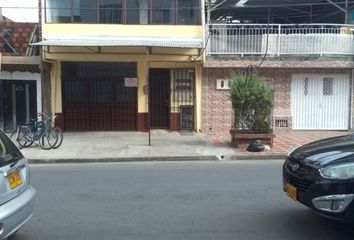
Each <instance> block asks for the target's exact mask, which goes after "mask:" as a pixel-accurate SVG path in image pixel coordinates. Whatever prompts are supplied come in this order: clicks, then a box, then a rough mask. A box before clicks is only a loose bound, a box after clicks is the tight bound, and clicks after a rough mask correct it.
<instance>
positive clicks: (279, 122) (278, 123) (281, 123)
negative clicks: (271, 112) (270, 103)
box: [275, 118, 289, 128]
mask: <svg viewBox="0 0 354 240" xmlns="http://www.w3.org/2000/svg"><path fill="white" fill-rule="evenodd" d="M275 127H276V128H288V127H289V121H288V119H286V118H278V119H275Z"/></svg>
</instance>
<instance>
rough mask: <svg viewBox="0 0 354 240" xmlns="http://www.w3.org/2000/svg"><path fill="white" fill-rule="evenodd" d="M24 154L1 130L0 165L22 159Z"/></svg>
mask: <svg viewBox="0 0 354 240" xmlns="http://www.w3.org/2000/svg"><path fill="white" fill-rule="evenodd" d="M22 158H23V155H22V154H21V152H20V151H19V150H18V148H17V147H16V146H15V144H14V143H13V142H12V141H11V140H10V138H9V137H8V136H6V134H5V133H3V132H0V167H3V166H5V165H7V164H9V163H13V162H15V161H17V160H19V159H22Z"/></svg>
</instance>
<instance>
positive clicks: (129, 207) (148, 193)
mask: <svg viewBox="0 0 354 240" xmlns="http://www.w3.org/2000/svg"><path fill="white" fill-rule="evenodd" d="M282 163H283V161H280V160H267V161H262V160H257V161H250V160H244V161H217V162H210V161H192V162H180V161H179V162H161V161H160V162H153V161H151V162H125V163H81V164H35V165H33V164H32V165H31V183H32V185H33V186H34V187H35V188H36V189H37V191H38V196H37V201H36V206H35V212H34V215H33V217H32V219H31V220H30V221H29V222H28V224H26V225H25V226H24V227H23V228H22V229H21V230H20V231H19V232H18V233H17V234H16V235H15V236H14V237H12V238H11V240H20V239H21V240H38V239H43V240H44V239H51V240H62V239H75V240H84V239H85V240H91V239H92V240H93V239H95V240H97V239H102V240H110V239H112V240H113V239H114V240H117V239H123V240H126V239H127V240H130V239H131V240H140V239H143V240H145V239H146V240H150V239H151V240H159V239H161V240H182V239H183V240H209V239H217V240H230V239H241V240H242V239H246V240H262V239H272V240H278V239H279V240H284V239H287V240H293V239H294V240H297V239H301V240H307V239H308V240H310V239H311V240H316V239H320V240H332V239H333V240H335V239H336V240H337V239H341V240H347V239H353V234H354V233H353V230H352V229H353V228H352V226H347V225H343V224H340V223H336V222H332V221H330V220H327V219H324V218H322V217H320V216H317V215H316V214H314V213H313V212H312V211H311V210H309V209H307V208H306V207H304V206H302V205H301V204H299V203H297V202H294V201H292V200H291V199H289V198H288V197H287V196H286V195H285V194H284V193H283V192H282V181H281V168H282Z"/></svg>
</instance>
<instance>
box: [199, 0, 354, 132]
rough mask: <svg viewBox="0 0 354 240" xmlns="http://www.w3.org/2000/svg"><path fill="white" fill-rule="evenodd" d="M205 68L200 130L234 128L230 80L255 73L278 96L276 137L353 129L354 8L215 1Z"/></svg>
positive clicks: (307, 2)
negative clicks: (279, 132) (284, 133)
mask: <svg viewBox="0 0 354 240" xmlns="http://www.w3.org/2000/svg"><path fill="white" fill-rule="evenodd" d="M209 4H210V14H209V16H210V21H208V24H207V28H208V31H207V35H208V36H207V37H206V39H207V42H208V43H207V49H206V60H205V63H204V68H203V87H202V106H203V110H202V116H203V117H202V123H203V124H202V126H203V127H202V130H203V131H204V132H205V133H208V134H218V133H220V132H223V131H224V132H227V131H228V130H229V129H230V128H231V125H232V122H233V112H232V106H231V102H230V100H229V91H228V84H227V81H226V80H227V77H228V76H229V74H230V73H231V72H233V71H234V72H240V73H245V74H247V69H250V66H251V69H257V70H256V72H257V73H258V74H261V75H264V76H265V77H266V78H267V79H268V81H269V84H270V86H271V87H272V89H273V90H274V110H273V121H272V126H273V128H274V129H275V130H350V129H352V128H353V73H354V71H353V67H354V64H353V55H354V35H353V33H354V25H351V23H353V16H354V15H353V9H354V6H353V3H352V2H349V1H336V0H335V1H329V0H298V1H286V0H270V1H262V0H239V1H229V0H227V1H223V0H213V1H210V2H209Z"/></svg>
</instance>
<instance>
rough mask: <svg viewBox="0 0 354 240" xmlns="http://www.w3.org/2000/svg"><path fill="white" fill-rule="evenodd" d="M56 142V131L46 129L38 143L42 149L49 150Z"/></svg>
mask: <svg viewBox="0 0 354 240" xmlns="http://www.w3.org/2000/svg"><path fill="white" fill-rule="evenodd" d="M57 142H58V133H57V132H56V131H54V130H53V129H48V133H45V134H43V135H42V136H41V137H40V138H39V145H40V146H41V148H42V149H44V150H49V149H51V148H53V147H54V146H55V144H56V143H57Z"/></svg>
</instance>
